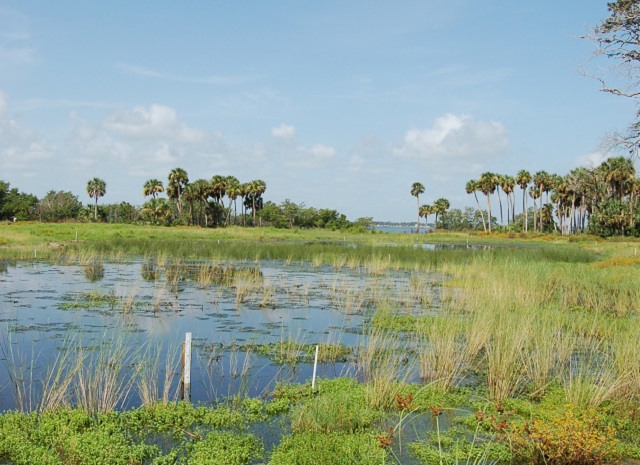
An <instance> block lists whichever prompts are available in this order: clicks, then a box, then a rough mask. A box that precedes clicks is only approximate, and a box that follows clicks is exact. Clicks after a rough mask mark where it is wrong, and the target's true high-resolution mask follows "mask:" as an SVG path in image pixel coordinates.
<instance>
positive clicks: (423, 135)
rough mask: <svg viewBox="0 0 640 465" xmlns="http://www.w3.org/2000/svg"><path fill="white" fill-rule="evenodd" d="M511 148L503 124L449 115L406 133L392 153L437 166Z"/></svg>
mask: <svg viewBox="0 0 640 465" xmlns="http://www.w3.org/2000/svg"><path fill="white" fill-rule="evenodd" d="M508 145H509V138H508V135H507V131H506V129H505V127H504V126H503V125H502V124H501V123H498V122H495V121H476V120H475V119H474V118H473V117H471V116H469V115H453V114H450V113H449V114H446V115H444V116H441V117H439V118H437V119H436V120H435V122H434V124H433V126H432V127H431V128H426V129H410V130H409V131H407V132H406V134H405V135H404V138H403V142H402V144H400V145H399V146H397V147H395V148H394V149H393V153H394V154H395V155H397V156H400V157H406V158H415V159H420V160H425V161H432V162H436V163H440V162H441V161H442V160H447V162H448V163H451V162H467V161H469V162H471V161H477V160H478V159H479V158H480V159H489V158H491V157H493V156H495V155H499V154H501V153H503V152H504V151H505V150H506V148H507V146H508Z"/></svg>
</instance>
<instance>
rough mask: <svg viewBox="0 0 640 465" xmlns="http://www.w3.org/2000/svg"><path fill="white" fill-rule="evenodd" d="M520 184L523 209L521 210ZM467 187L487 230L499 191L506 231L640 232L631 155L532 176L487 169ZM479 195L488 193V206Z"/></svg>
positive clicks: (501, 223) (639, 187)
mask: <svg viewBox="0 0 640 465" xmlns="http://www.w3.org/2000/svg"><path fill="white" fill-rule="evenodd" d="M518 188H519V190H520V191H521V195H520V196H521V198H522V209H521V212H520V214H519V215H516V191H517V190H518ZM466 192H467V193H468V194H473V195H474V197H475V200H476V204H477V206H478V211H479V212H480V213H481V214H482V215H483V229H484V230H485V231H487V232H491V231H492V222H490V221H485V220H484V218H485V217H486V219H488V218H492V217H493V208H494V207H495V204H494V205H493V206H492V204H491V197H492V196H493V195H494V194H495V195H496V196H497V199H498V204H499V212H500V221H499V223H498V225H499V227H501V228H504V229H507V230H517V231H525V232H526V231H529V230H531V231H537V232H554V231H556V232H559V233H561V234H563V235H566V234H576V233H584V232H587V233H591V234H596V235H599V236H604V237H608V236H612V235H622V236H639V235H640V228H639V225H640V209H639V208H638V197H639V196H638V193H639V192H640V180H639V179H638V178H637V177H636V169H635V166H634V164H633V161H632V160H631V159H630V158H627V157H611V158H609V159H607V160H606V161H604V162H603V163H601V164H600V165H598V166H597V167H595V168H586V167H579V168H576V169H574V170H572V171H571V172H569V173H568V174H566V175H564V176H561V175H558V174H551V173H548V172H546V171H538V172H536V173H534V174H533V175H532V174H531V173H529V172H528V171H527V170H520V171H519V172H518V173H517V174H516V176H510V175H501V174H496V173H492V172H486V173H483V174H482V175H481V176H480V177H479V178H478V179H472V180H470V181H469V182H468V183H467V185H466ZM501 193H502V194H503V195H504V203H503V195H501ZM478 194H481V195H484V196H485V198H486V205H487V207H486V210H483V209H481V208H480V202H479V199H478ZM529 205H531V206H529ZM505 213H506V215H504V214H505ZM505 216H506V218H505ZM505 220H506V221H505Z"/></svg>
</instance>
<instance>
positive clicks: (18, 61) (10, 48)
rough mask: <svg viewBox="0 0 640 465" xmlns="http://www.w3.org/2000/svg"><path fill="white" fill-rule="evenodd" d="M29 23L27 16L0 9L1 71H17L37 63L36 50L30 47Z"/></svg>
mask: <svg viewBox="0 0 640 465" xmlns="http://www.w3.org/2000/svg"><path fill="white" fill-rule="evenodd" d="M28 26H29V21H28V19H27V17H26V16H24V15H23V14H21V13H19V12H17V11H15V10H10V9H8V8H3V7H0V69H2V70H3V71H5V72H11V71H15V70H16V69H17V68H18V67H21V66H26V65H32V64H34V63H35V61H36V59H35V49H34V48H33V47H32V46H31V45H30V34H29V27H28Z"/></svg>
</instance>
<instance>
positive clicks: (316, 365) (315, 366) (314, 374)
mask: <svg viewBox="0 0 640 465" xmlns="http://www.w3.org/2000/svg"><path fill="white" fill-rule="evenodd" d="M317 369H318V346H316V358H315V360H314V361H313V378H312V379H311V389H315V388H316V371H317Z"/></svg>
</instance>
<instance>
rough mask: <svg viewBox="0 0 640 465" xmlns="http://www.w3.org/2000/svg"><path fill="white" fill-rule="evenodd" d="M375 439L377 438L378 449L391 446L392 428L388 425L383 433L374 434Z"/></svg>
mask: <svg viewBox="0 0 640 465" xmlns="http://www.w3.org/2000/svg"><path fill="white" fill-rule="evenodd" d="M376 439H377V440H378V447H379V448H380V449H385V448H387V447H391V446H392V445H393V428H391V427H389V429H388V430H387V432H386V433H385V434H381V435H379V436H376Z"/></svg>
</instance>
